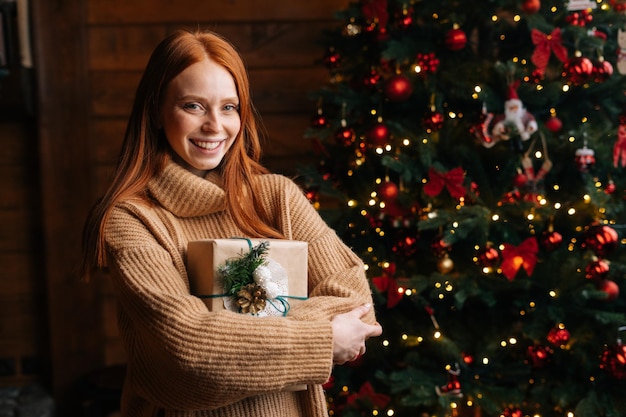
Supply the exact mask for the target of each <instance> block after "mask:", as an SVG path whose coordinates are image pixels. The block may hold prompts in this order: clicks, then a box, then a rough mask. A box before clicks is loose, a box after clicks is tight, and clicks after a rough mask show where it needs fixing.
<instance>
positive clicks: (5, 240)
mask: <svg viewBox="0 0 626 417" xmlns="http://www.w3.org/2000/svg"><path fill="white" fill-rule="evenodd" d="M32 218H33V213H32V212H28V211H25V210H0V224H1V225H2V227H0V252H6V253H10V252H18V253H28V251H29V250H30V249H31V247H32V245H31V244H32V241H33V240H34V239H35V236H36V234H35V232H36V231H38V230H36V229H35V224H34V223H33V222H32Z"/></svg>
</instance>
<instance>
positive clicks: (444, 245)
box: [430, 236, 452, 258]
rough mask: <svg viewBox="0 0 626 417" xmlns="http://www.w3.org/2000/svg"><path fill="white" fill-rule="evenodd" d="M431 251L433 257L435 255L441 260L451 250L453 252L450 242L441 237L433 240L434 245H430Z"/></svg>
mask: <svg viewBox="0 0 626 417" xmlns="http://www.w3.org/2000/svg"><path fill="white" fill-rule="evenodd" d="M430 249H431V250H432V253H433V255H435V256H436V257H438V258H441V257H442V256H444V255H445V254H447V253H448V252H450V250H452V248H451V247H450V245H449V244H448V242H446V241H445V240H443V239H442V238H441V236H437V237H436V238H435V239H434V240H433V243H431V245H430Z"/></svg>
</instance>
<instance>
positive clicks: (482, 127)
mask: <svg viewBox="0 0 626 417" xmlns="http://www.w3.org/2000/svg"><path fill="white" fill-rule="evenodd" d="M492 120H493V113H489V112H487V105H486V104H485V103H483V107H482V111H481V113H480V116H479V121H478V123H477V124H475V125H474V126H472V127H471V128H470V133H473V134H474V136H475V137H476V138H477V139H478V141H479V142H480V143H481V145H483V146H484V147H485V148H491V147H493V145H495V144H496V142H497V141H496V140H494V138H493V137H492V136H491V133H490V131H489V127H490V124H491V121H492Z"/></svg>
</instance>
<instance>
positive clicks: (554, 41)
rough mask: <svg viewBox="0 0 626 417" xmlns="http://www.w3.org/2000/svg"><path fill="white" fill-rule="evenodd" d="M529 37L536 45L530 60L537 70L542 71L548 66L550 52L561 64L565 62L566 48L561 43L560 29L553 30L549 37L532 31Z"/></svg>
mask: <svg viewBox="0 0 626 417" xmlns="http://www.w3.org/2000/svg"><path fill="white" fill-rule="evenodd" d="M530 36H531V39H532V41H533V44H534V45H536V48H535V50H534V51H533V54H532V56H531V58H530V59H531V61H532V62H533V64H535V65H536V66H537V68H539V69H540V70H544V69H545V68H546V67H547V66H548V62H549V61H550V55H551V54H552V52H554V56H556V57H557V58H558V59H559V60H560V61H561V62H565V61H567V48H565V47H564V46H563V43H562V39H561V28H556V29H554V30H553V31H552V33H550V34H549V35H546V34H545V33H543V32H540V31H538V30H537V29H533V30H532V31H531V32H530Z"/></svg>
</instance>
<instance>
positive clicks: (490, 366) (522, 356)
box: [302, 0, 626, 417]
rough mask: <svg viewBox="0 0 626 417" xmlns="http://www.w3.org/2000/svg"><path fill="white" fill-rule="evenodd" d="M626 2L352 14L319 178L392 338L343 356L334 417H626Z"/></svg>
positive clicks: (470, 3)
mask: <svg viewBox="0 0 626 417" xmlns="http://www.w3.org/2000/svg"><path fill="white" fill-rule="evenodd" d="M625 13H626V2H625V1H624V0H594V1H586V0H583V1H574V0H572V1H569V2H567V1H557V0H523V1H521V0H455V1H453V0H360V1H355V2H353V3H351V4H350V5H349V6H348V7H347V8H346V9H345V10H341V11H339V12H338V13H337V20H338V24H337V27H336V29H335V30H333V31H329V32H328V33H326V34H325V35H324V37H323V42H324V45H325V47H326V50H327V52H326V54H325V55H324V56H323V57H320V65H325V66H326V67H327V68H328V72H329V82H328V83H327V85H324V86H321V87H320V89H319V91H316V92H314V94H313V99H314V102H315V103H316V107H315V112H314V114H313V117H312V122H311V126H310V127H309V128H308V130H307V136H308V137H309V138H311V140H312V143H313V144H314V146H315V149H316V152H317V153H318V157H319V158H318V159H319V164H318V165H316V166H315V167H308V168H305V169H303V170H302V178H303V181H304V185H305V188H306V190H307V193H308V196H309V198H310V199H311V201H313V202H314V203H315V204H316V206H317V207H318V209H319V211H320V213H322V215H323V216H325V218H326V219H327V220H328V222H329V223H330V224H331V225H332V226H333V227H334V228H335V229H336V230H337V231H338V233H339V234H340V235H341V237H342V238H343V239H344V240H345V241H346V242H347V243H348V245H350V246H351V247H352V248H353V249H354V250H355V251H356V252H357V253H358V254H359V255H360V256H361V257H362V258H363V260H364V261H365V264H366V268H367V274H368V277H369V279H370V281H371V286H372V291H373V294H374V299H375V302H376V309H377V314H378V318H379V320H380V322H381V324H382V325H383V329H384V334H383V336H382V337H380V338H376V339H374V340H371V341H369V343H368V350H367V353H366V354H365V355H364V356H363V357H361V358H359V359H358V360H357V361H356V362H355V363H352V364H348V365H346V366H341V367H337V368H336V369H335V371H334V373H333V378H332V379H331V381H330V382H329V383H328V384H327V386H326V388H327V393H328V401H329V405H330V409H331V414H332V415H335V416H383V415H384V416H396V417H398V416H455V415H459V416H470V415H471V416H484V417H496V416H508V417H512V416H520V417H521V416H541V417H549V416H550V417H551V416H559V417H561V416H562V417H570V416H572V417H573V416H576V417H598V416H613V417H616V416H624V415H626V396H625V395H624V393H625V392H626V345H625V344H623V343H622V338H623V337H624V338H626V289H625V288H624V285H625V279H624V276H625V273H626V251H625V250H624V245H625V244H626V235H624V232H625V224H626V175H625V174H626V171H625V166H626V96H625V90H626V76H625V75H624V74H626V14H625ZM620 287H622V290H623V291H621V292H620Z"/></svg>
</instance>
